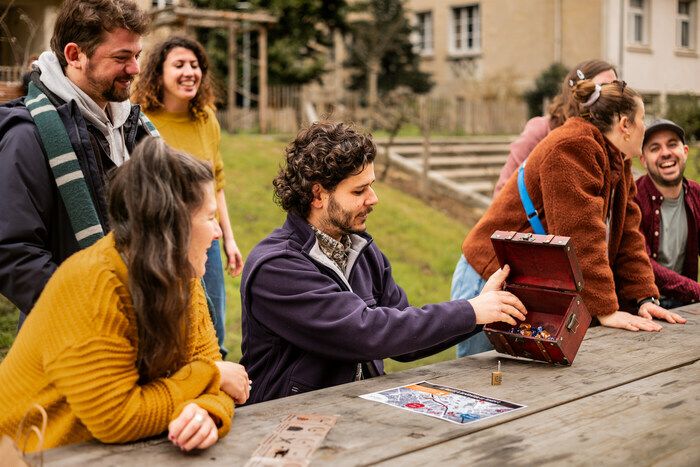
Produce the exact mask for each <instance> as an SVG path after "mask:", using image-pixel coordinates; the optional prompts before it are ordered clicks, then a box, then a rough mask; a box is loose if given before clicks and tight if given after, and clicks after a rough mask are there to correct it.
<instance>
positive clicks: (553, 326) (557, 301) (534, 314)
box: [488, 286, 576, 335]
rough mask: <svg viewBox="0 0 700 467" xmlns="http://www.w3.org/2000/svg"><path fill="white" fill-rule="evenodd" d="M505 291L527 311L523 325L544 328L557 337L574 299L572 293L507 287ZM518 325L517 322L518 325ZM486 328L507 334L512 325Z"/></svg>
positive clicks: (500, 324)
mask: <svg viewBox="0 0 700 467" xmlns="http://www.w3.org/2000/svg"><path fill="white" fill-rule="evenodd" d="M506 290H507V291H509V292H511V293H512V294H513V295H515V296H516V297H518V298H519V299H520V301H521V302H523V305H525V309H526V310H527V315H526V316H525V321H524V322H525V323H529V324H530V325H532V326H533V327H535V326H544V328H545V329H547V330H548V331H549V332H550V333H551V334H552V335H559V333H560V330H561V327H562V326H563V325H564V318H565V316H566V314H567V311H568V310H569V306H570V305H571V301H572V300H573V299H574V298H575V297H576V295H575V294H574V293H563V292H555V291H549V290H542V289H532V288H529V287H519V286H508V287H506ZM520 323H521V322H520V321H518V324H520ZM488 327H490V328H492V329H495V330H498V331H506V332H507V331H510V330H511V329H512V328H513V325H511V324H508V323H502V322H497V323H491V324H489V325H488ZM516 327H517V326H516Z"/></svg>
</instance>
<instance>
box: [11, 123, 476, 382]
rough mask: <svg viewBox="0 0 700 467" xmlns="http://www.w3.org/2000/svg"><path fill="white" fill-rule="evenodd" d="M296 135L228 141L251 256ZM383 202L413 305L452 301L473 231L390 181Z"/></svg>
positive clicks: (382, 241) (379, 236)
mask: <svg viewBox="0 0 700 467" xmlns="http://www.w3.org/2000/svg"><path fill="white" fill-rule="evenodd" d="M288 140H289V138H280V137H273V136H256V135H235V136H231V135H227V134H225V135H224V137H223V141H222V154H223V157H224V164H225V167H226V176H227V179H226V182H227V183H226V184H227V188H226V195H227V199H228V206H229V212H230V214H231V219H232V223H233V229H234V233H235V236H236V241H237V242H238V244H239V246H240V248H241V251H242V252H243V254H244V256H245V255H247V253H248V252H249V251H250V250H251V249H252V248H253V246H255V244H256V243H257V242H258V241H259V240H261V239H262V238H263V237H265V236H266V235H267V234H268V233H270V231H272V230H273V229H274V228H276V227H278V226H279V225H281V224H282V222H283V221H284V218H285V214H284V212H283V211H282V210H281V209H280V208H278V207H277V206H276V205H275V204H274V203H273V201H272V183H271V182H272V179H273V178H274V176H275V174H276V173H277V169H278V167H279V164H280V162H281V161H282V156H283V151H284V146H285V144H286V143H287V141H288ZM375 189H376V191H377V194H378V196H379V198H380V202H379V204H378V205H377V208H376V209H375V210H374V212H373V213H372V215H371V216H370V218H369V221H368V227H369V231H370V233H371V234H372V235H373V236H374V238H375V241H376V243H377V245H379V247H380V248H382V250H383V251H384V252H385V254H386V255H387V256H388V257H389V259H390V260H391V262H392V266H393V269H394V276H395V278H396V281H397V282H398V283H399V284H400V285H401V286H402V287H403V288H404V289H405V290H406V293H407V294H408V297H409V299H410V301H411V303H412V304H416V305H423V304H426V303H431V302H437V301H444V300H447V299H448V298H449V289H450V280H451V277H452V270H453V268H454V265H455V264H456V262H457V258H458V257H459V254H460V245H461V243H462V240H463V238H464V235H465V233H466V230H467V227H466V226H465V225H463V224H460V223H459V222H456V221H454V220H452V219H451V218H449V217H447V216H446V215H445V214H442V213H441V212H439V211H437V210H434V209H431V208H430V207H428V206H427V205H425V204H424V203H423V202H421V201H418V200H417V199H415V198H413V197H411V196H408V195H406V194H404V193H402V192H399V191H397V190H395V189H392V188H390V187H388V186H386V185H384V184H381V183H377V184H376V186H375ZM226 280H227V282H226V295H227V303H228V317H227V333H228V334H227V339H226V343H227V347H228V348H229V350H230V354H229V359H230V360H234V361H237V360H238V359H240V356H241V350H240V343H241V331H240V329H241V326H240V294H239V285H240V280H239V279H238V278H236V279H232V278H230V277H227V278H226ZM16 322H17V312H16V310H13V309H12V308H11V307H10V306H8V304H7V303H6V302H5V306H4V307H3V302H0V358H2V356H4V353H5V352H6V351H7V348H8V347H9V345H10V343H11V342H12V337H13V335H14V330H15V329H16ZM453 355H454V351H452V350H448V351H446V352H443V353H442V354H439V355H435V356H433V357H431V358H429V359H425V360H421V361H419V362H414V363H411V364H402V363H398V362H393V361H388V362H387V370H388V371H396V370H398V369H402V368H406V367H409V366H416V365H419V364H424V363H428V362H434V361H440V360H445V359H448V358H452V357H453Z"/></svg>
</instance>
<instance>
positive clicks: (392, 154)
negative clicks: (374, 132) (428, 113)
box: [375, 136, 514, 207]
mask: <svg viewBox="0 0 700 467" xmlns="http://www.w3.org/2000/svg"><path fill="white" fill-rule="evenodd" d="M513 138H514V137H512V136H479V137H465V138H435V139H434V140H431V141H430V150H429V155H428V157H427V160H428V170H427V172H424V163H423V160H424V157H423V142H422V139H421V138H399V139H397V140H395V141H394V143H393V145H392V147H391V148H390V149H389V158H390V160H391V164H392V166H393V167H397V168H400V169H401V170H404V171H406V172H409V173H412V174H414V175H416V182H417V183H420V181H421V177H423V176H424V175H425V176H427V179H428V181H429V184H430V185H431V187H435V188H438V187H439V188H440V189H441V190H442V191H447V192H448V194H449V195H450V196H454V197H455V198H457V199H460V200H464V201H466V202H470V203H472V204H475V205H476V206H479V207H487V206H488V205H489V204H491V195H492V194H493V187H494V185H495V183H496V181H497V180H498V175H499V174H500V172H501V168H502V167H503V164H504V163H505V162H506V159H507V158H508V152H509V145H510V142H511V141H512V140H513ZM375 141H376V143H377V149H378V150H379V152H380V153H383V152H384V150H385V147H384V145H385V144H386V141H387V139H386V138H377V139H376V140H375Z"/></svg>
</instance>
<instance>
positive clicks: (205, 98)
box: [131, 36, 215, 121]
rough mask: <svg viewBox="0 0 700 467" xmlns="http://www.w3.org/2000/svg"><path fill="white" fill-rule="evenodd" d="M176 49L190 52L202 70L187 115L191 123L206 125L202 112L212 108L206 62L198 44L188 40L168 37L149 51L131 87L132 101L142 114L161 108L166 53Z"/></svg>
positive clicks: (213, 98)
mask: <svg viewBox="0 0 700 467" xmlns="http://www.w3.org/2000/svg"><path fill="white" fill-rule="evenodd" d="M176 47H183V48H185V49H188V50H191V51H192V53H194V56H195V57H197V62H199V68H200V69H201V70H202V80H201V82H200V83H199V89H198V90H197V94H196V95H195V96H194V98H193V99H192V100H191V101H190V102H189V104H188V111H189V114H190V118H192V120H203V121H206V119H207V118H208V117H207V112H206V108H207V107H213V106H214V101H215V95H214V88H213V86H212V83H211V78H210V76H209V58H208V57H207V52H206V51H205V50H204V47H203V46H202V44H200V43H199V42H197V41H196V40H194V39H190V38H189V37H184V36H171V37H169V38H168V39H166V40H164V41H162V42H160V43H159V44H157V45H156V46H155V47H153V49H152V50H151V52H150V53H149V54H148V58H147V59H146V62H145V65H144V67H143V70H142V71H141V73H140V74H139V77H138V79H137V80H136V83H135V84H134V93H133V95H132V96H131V97H132V100H133V101H134V102H136V103H137V104H140V105H141V107H142V108H143V110H145V111H146V112H152V111H155V110H160V109H162V108H163V80H162V77H163V64H164V63H165V59H166V58H168V54H169V53H170V51H171V50H173V49H174V48H176Z"/></svg>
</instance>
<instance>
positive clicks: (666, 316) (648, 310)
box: [639, 302, 688, 324]
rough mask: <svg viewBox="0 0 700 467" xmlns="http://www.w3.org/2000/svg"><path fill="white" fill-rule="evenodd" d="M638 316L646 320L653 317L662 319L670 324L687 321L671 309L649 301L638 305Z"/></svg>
mask: <svg viewBox="0 0 700 467" xmlns="http://www.w3.org/2000/svg"><path fill="white" fill-rule="evenodd" d="M639 316H641V317H642V318H644V319H648V320H652V319H654V318H656V319H663V320H665V321H668V322H669V323H671V324H685V323H686V321H688V320H687V319H685V318H683V317H682V316H681V315H679V314H678V313H674V312H672V311H671V310H667V309H666V308H662V307H660V306H659V305H655V304H653V303H651V302H646V303H643V304H642V306H640V307H639Z"/></svg>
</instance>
